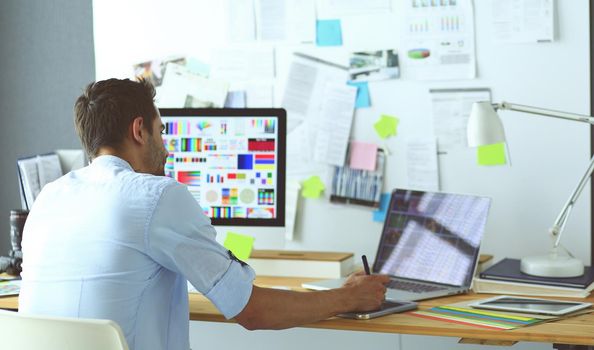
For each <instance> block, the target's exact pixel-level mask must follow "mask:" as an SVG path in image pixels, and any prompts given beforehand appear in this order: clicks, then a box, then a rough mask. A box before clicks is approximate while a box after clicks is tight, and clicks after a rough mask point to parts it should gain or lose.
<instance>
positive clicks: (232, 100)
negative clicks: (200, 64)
mask: <svg viewBox="0 0 594 350" xmlns="http://www.w3.org/2000/svg"><path fill="white" fill-rule="evenodd" d="M245 95H246V93H245V91H243V90H240V91H229V92H227V98H226V99H225V108H245V106H246V103H245V100H246V98H245Z"/></svg>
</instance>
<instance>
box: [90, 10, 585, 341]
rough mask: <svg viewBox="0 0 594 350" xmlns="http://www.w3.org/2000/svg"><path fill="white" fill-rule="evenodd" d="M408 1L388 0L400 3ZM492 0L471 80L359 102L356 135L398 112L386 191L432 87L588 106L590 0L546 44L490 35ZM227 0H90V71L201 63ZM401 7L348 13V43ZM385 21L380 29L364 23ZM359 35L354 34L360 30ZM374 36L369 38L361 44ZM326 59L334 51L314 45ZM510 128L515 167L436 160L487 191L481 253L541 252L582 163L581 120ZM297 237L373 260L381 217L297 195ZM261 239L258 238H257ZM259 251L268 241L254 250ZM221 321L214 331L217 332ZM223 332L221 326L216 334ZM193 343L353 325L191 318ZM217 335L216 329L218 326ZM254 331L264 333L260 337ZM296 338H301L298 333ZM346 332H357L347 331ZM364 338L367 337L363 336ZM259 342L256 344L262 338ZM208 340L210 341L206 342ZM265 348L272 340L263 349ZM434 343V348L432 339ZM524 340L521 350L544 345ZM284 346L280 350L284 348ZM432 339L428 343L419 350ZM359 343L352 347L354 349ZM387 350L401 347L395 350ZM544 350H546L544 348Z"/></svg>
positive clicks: (423, 129) (572, 235)
mask: <svg viewBox="0 0 594 350" xmlns="http://www.w3.org/2000/svg"><path fill="white" fill-rule="evenodd" d="M403 1H404V0H394V5H395V6H394V8H396V9H398V8H400V6H401V5H402V4H403ZM492 1H496V0H490V1H488V0H475V1H474V3H475V27H476V50H477V62H478V67H477V72H478V78H477V79H474V80H465V81H453V82H419V81H410V80H408V81H407V80H394V81H384V82H374V83H370V93H371V99H372V107H371V108H368V109H360V110H357V112H356V115H355V120H354V127H353V130H354V131H353V137H354V138H356V139H358V140H366V141H372V142H379V139H378V138H377V136H376V135H375V134H374V132H373V128H372V124H373V123H374V122H375V120H376V119H377V118H378V116H379V115H380V114H382V113H388V114H392V115H395V116H397V117H399V118H400V120H401V123H400V126H399V134H398V136H397V137H394V138H390V139H388V141H387V145H388V147H389V149H390V150H391V151H392V154H391V156H390V157H389V158H388V165H387V170H386V182H385V186H384V189H385V190H386V191H388V190H389V189H391V188H394V187H406V184H407V179H406V171H405V158H404V145H405V144H404V138H405V137H406V136H407V135H413V134H432V116H431V102H430V96H429V93H428V90H429V89H432V88H457V87H487V88H490V89H491V91H492V97H493V101H494V102H499V101H502V100H506V101H510V102H516V103H520V104H526V105H533V106H539V107H544V108H550V109H556V110H563V111H570V112H575V113H582V114H588V113H589V110H590V96H589V76H590V73H589V69H590V61H589V60H590V57H589V19H588V16H589V11H588V9H589V7H588V1H587V0H573V1H569V0H558V1H557V4H556V5H557V6H556V7H557V24H558V35H557V38H556V41H555V42H553V43H541V44H521V45H519V44H516V45H502V44H495V43H494V42H493V40H492V37H491V18H492V14H491V4H492ZM224 3H225V2H222V1H214V0H213V1H206V0H202V1H191V2H190V1H181V0H176V1H167V2H165V1H156V0H153V1H140V0H135V1H127V2H120V1H117V0H100V1H95V2H94V19H95V23H94V25H95V48H96V64H97V66H96V69H97V78H98V79H102V78H107V77H112V76H115V77H128V76H130V74H131V70H130V67H131V65H132V64H133V63H137V62H141V61H143V60H147V59H153V58H160V57H163V56H167V55H175V54H187V55H193V56H196V57H198V58H202V59H204V60H208V59H209V58H210V51H211V50H212V48H215V47H217V46H224V45H225V40H226V28H225V23H226V20H225V19H224V13H225V5H224ZM399 15H400V13H399V11H396V12H394V13H392V14H389V15H385V16H383V17H382V18H381V19H379V20H378V21H374V20H373V18H359V19H357V20H352V19H351V20H345V21H344V22H343V23H344V24H345V26H348V28H343V32H345V33H354V34H352V35H353V36H354V37H351V38H349V39H348V40H345V42H346V43H347V44H348V45H349V46H350V47H348V48H346V49H348V50H357V49H360V48H361V47H358V46H359V45H362V44H363V43H365V44H370V42H369V40H372V42H373V43H375V44H377V45H397V44H398V41H399V38H398V36H397V31H396V30H394V28H398V23H399V22H398V21H399V20H400V19H399V18H400V17H399ZM369 23H381V25H377V24H376V25H366V24H369ZM357 35H359V37H357ZM368 39H369V40H368ZM277 49H278V55H277V59H278V70H277V71H278V73H279V75H278V77H277V78H278V81H279V83H278V89H277V95H276V98H275V99H276V101H280V93H281V90H282V83H281V82H282V80H283V78H284V74H286V67H287V66H288V63H289V61H288V59H287V58H286V57H287V56H290V55H287V54H286V53H287V52H288V51H291V50H293V49H295V47H291V46H287V45H279V46H277ZM310 49H311V51H313V52H317V53H319V54H321V55H326V54H329V55H330V56H332V55H333V54H334V53H335V52H334V51H336V50H335V49H324V48H315V47H313V48H310ZM501 115H502V119H503V122H504V125H505V128H506V133H507V136H508V148H509V150H510V156H511V162H510V163H511V165H508V166H498V167H479V166H477V165H476V157H475V153H474V152H475V151H474V150H471V149H468V150H462V151H460V152H452V153H450V154H447V155H440V156H439V167H440V177H441V180H440V183H441V189H442V190H443V191H450V192H461V193H473V194H479V195H483V196H489V197H491V198H493V202H492V210H491V213H490V218H489V222H488V225H487V230H486V233H485V237H484V240H483V245H482V250H483V252H485V253H491V254H495V255H496V257H497V258H500V257H504V256H507V257H516V258H517V257H521V256H523V255H526V254H539V253H543V252H545V251H547V250H548V248H549V246H550V245H549V241H548V239H547V231H548V228H549V227H550V225H551V224H552V222H553V221H554V219H555V217H556V215H557V214H558V212H559V211H560V209H561V207H562V205H563V203H564V202H565V200H566V199H567V197H568V196H569V194H570V192H571V191H572V190H573V187H574V186H575V184H576V183H577V181H578V179H579V178H580V176H581V175H582V174H583V172H584V171H585V169H586V165H587V162H588V159H589V149H590V137H589V128H588V126H587V125H579V124H577V123H571V122H567V121H559V120H553V119H547V118H538V117H536V118H535V117H531V116H528V115H523V114H520V113H513V112H502V113H501ZM590 197H591V195H590V187H589V185H588V186H587V188H586V189H585V190H584V193H583V195H582V197H581V198H580V200H579V201H578V203H577V206H576V207H575V209H574V212H573V214H572V216H571V218H570V220H569V222H568V225H567V229H566V232H565V234H564V237H563V239H562V243H563V244H564V245H565V246H566V247H568V248H569V250H570V251H572V252H573V253H574V254H575V255H576V256H577V257H579V258H581V259H582V260H583V261H584V262H585V263H589V261H590V254H591V252H590V214H589V213H590ZM299 209H300V212H299V217H298V220H297V227H296V240H295V241H293V242H287V243H286V244H285V247H286V248H289V249H304V250H334V251H353V252H355V253H356V254H357V255H360V254H367V255H369V256H372V257H373V256H375V249H376V244H377V240H378V237H379V234H380V231H381V224H379V223H374V222H372V221H371V212H370V211H369V210H367V209H362V208H356V207H345V206H337V205H332V204H329V203H328V202H327V201H326V200H324V199H320V200H301V203H300V208H299ZM257 242H258V241H257ZM260 248H263V247H262V246H260ZM219 327H220V328H219ZM223 329H224V332H223V331H222V330H223ZM192 330H193V333H192V339H193V343H192V344H193V346H194V347H195V348H198V347H200V346H201V344H203V343H204V344H215V343H218V342H219V340H218V339H219V338H218V337H217V336H216V334H218V333H217V332H219V331H221V332H223V333H224V334H227V333H226V332H229V334H233V336H230V338H229V339H233V338H235V337H238V339H244V337H248V338H246V339H251V337H254V338H253V339H254V343H255V344H257V346H256V345H255V346H253V348H259V349H262V348H270V349H272V348H274V347H276V346H275V345H274V344H277V346H278V344H284V343H292V342H291V340H290V339H293V338H291V337H295V338H296V339H297V338H300V337H301V338H307V339H308V343H311V342H314V343H315V342H316V341H318V342H324V341H326V340H325V339H326V338H328V339H329V338H331V339H332V341H333V344H336V347H339V346H340V347H342V348H345V349H348V348H349V347H348V346H350V345H349V344H350V343H352V344H355V343H356V341H354V340H353V341H351V340H350V338H348V337H350V336H351V335H350V333H341V332H320V331H311V330H293V331H285V332H279V333H274V334H268V333H253V334H255V335H252V334H249V335H246V334H244V332H243V331H241V330H239V328H238V327H235V326H230V325H215V326H213V325H210V324H205V323H196V324H193V325H192ZM221 334H222V333H221ZM259 334H267V336H266V338H265V339H266V340H263V338H260V337H259ZM296 334H298V335H296ZM352 336H353V337H354V336H355V335H352ZM362 339H363V338H362ZM395 339H397V338H395V337H391V336H385V337H384V335H377V338H376V337H374V345H375V344H376V341H377V344H380V343H381V344H392V343H393V344H397V343H398V342H397V341H395ZM402 339H404V341H403V348H407V349H412V348H419V346H417V345H414V344H417V343H416V342H419V341H420V340H419V339H423V340H422V342H423V344H425V342H428V343H432V342H439V343H434V344H433V346H434V347H439V348H444V347H446V346H447V347H452V348H453V347H457V345H455V344H454V343H450V342H445V343H444V342H442V340H440V339H431V338H419V337H403V338H402ZM264 341H265V342H266V344H263V342H264ZM209 342H210V343H209ZM267 344H270V346H268V345H267ZM437 344H439V345H437ZM544 346H545V345H542V344H540V345H522V346H521V347H516V348H526V349H528V348H544ZM279 347H282V346H279ZM423 347H429V346H423ZM353 348H354V347H353ZM393 348H399V347H397V346H394V347H393ZM547 348H550V346H547Z"/></svg>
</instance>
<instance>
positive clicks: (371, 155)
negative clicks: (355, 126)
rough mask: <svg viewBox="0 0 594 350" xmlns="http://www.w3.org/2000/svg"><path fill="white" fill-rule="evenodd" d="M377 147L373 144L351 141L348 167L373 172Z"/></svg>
mask: <svg viewBox="0 0 594 350" xmlns="http://www.w3.org/2000/svg"><path fill="white" fill-rule="evenodd" d="M376 157H377V145H375V144H373V143H366V142H359V141H351V146H350V158H349V167H350V168H352V169H361V170H369V171H374V170H375V160H376Z"/></svg>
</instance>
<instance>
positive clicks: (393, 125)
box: [373, 114, 400, 139]
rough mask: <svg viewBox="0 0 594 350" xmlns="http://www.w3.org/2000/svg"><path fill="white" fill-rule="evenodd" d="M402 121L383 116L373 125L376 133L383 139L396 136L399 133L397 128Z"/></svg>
mask: <svg viewBox="0 0 594 350" xmlns="http://www.w3.org/2000/svg"><path fill="white" fill-rule="evenodd" d="M398 123H400V120H399V119H398V118H396V117H392V116H390V115H386V114H382V115H381V117H380V119H379V120H378V121H377V122H376V123H375V124H373V127H374V128H375V131H376V132H377V134H378V135H379V137H381V138H382V139H385V138H386V137H388V136H396V134H397V133H398V130H397V127H398Z"/></svg>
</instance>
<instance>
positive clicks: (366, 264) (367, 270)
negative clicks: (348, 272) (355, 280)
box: [361, 255, 371, 275]
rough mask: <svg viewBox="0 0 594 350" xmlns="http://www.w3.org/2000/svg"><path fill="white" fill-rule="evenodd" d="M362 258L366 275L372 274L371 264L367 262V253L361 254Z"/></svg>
mask: <svg viewBox="0 0 594 350" xmlns="http://www.w3.org/2000/svg"><path fill="white" fill-rule="evenodd" d="M361 260H363V268H364V269H365V274H366V275H371V272H370V271H369V264H368V263H367V257H366V256H365V255H361Z"/></svg>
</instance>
